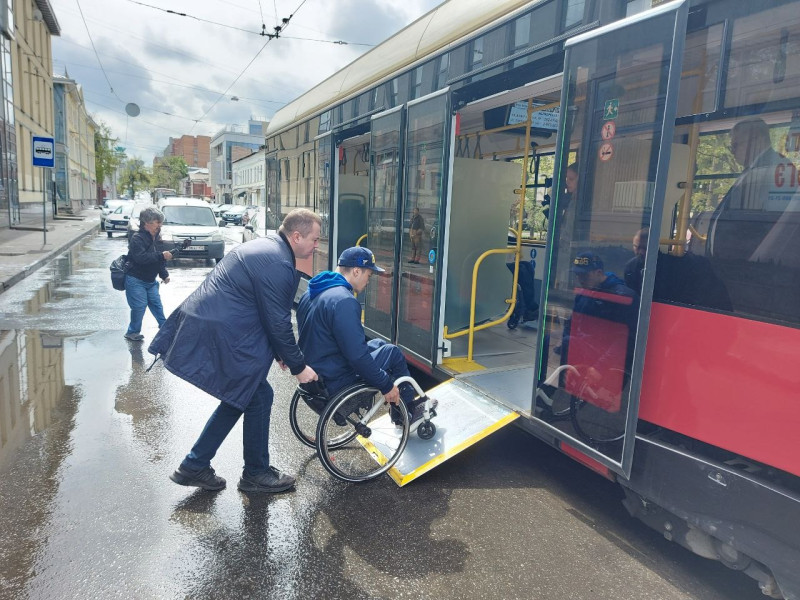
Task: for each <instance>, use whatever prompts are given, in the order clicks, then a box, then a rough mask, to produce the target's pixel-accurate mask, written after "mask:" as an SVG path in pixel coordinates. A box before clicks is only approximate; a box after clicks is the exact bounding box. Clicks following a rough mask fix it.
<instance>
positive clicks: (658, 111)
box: [532, 1, 687, 477]
mask: <svg viewBox="0 0 800 600" xmlns="http://www.w3.org/2000/svg"><path fill="white" fill-rule="evenodd" d="M686 15H687V7H686V3H685V2H682V1H679V2H672V3H670V4H666V5H662V6H660V7H658V8H655V9H652V10H650V11H648V12H646V13H642V14H641V15H637V16H636V17H632V18H630V19H626V20H624V21H621V22H619V23H615V24H613V25H610V26H608V27H604V28H601V29H598V30H596V31H593V32H589V33H587V34H584V35H581V36H578V37H576V38H573V39H571V40H569V41H568V42H567V43H566V56H565V70H564V87H563V91H562V98H561V119H562V124H561V135H560V138H559V141H558V150H557V155H556V165H557V166H556V168H557V175H556V178H557V180H558V181H559V183H560V185H558V186H556V188H555V189H556V190H564V189H565V179H566V177H567V173H568V171H571V172H572V173H573V175H571V176H574V173H575V171H576V170H577V175H578V185H577V190H576V191H575V192H574V193H572V194H568V193H563V192H558V191H557V192H556V198H555V199H554V205H553V206H552V207H551V232H552V235H551V239H552V240H553V243H552V246H551V249H550V255H549V259H548V264H547V272H546V273H545V283H544V285H545V286H546V294H545V296H544V304H543V319H544V321H543V325H544V326H543V328H542V333H541V336H540V341H539V353H538V355H539V361H540V363H539V372H538V378H537V382H538V383H537V388H536V389H535V390H534V398H533V411H532V412H533V415H534V417H536V418H538V419H539V420H540V421H542V422H544V423H545V424H546V425H547V426H549V427H550V428H551V429H552V430H553V432H554V434H555V435H556V437H558V438H559V439H561V440H562V441H563V442H566V443H568V444H571V445H574V446H576V447H579V448H581V449H582V450H583V451H584V452H586V453H587V454H588V455H590V456H592V457H593V458H595V459H597V460H598V461H599V462H601V463H603V464H605V465H606V466H608V467H609V468H610V469H612V470H614V471H616V472H618V473H620V474H622V475H624V476H626V477H627V476H628V475H629V473H630V466H631V462H632V459H633V441H634V436H635V433H636V421H637V415H638V400H639V390H640V387H641V376H642V368H643V358H644V349H645V343H646V336H647V328H648V320H649V315H650V304H651V300H652V288H653V280H654V275H655V264H656V257H657V254H658V243H659V239H658V237H659V236H657V235H652V236H649V242H648V246H647V248H646V249H644V250H645V251H646V254H645V260H644V271H643V275H644V276H643V278H641V277H640V280H642V279H643V283H642V284H641V289H633V288H634V287H636V285H635V284H633V283H632V281H633V278H630V279H629V280H628V281H629V283H627V284H626V282H625V278H624V273H625V271H626V268H630V265H631V264H636V262H635V261H634V263H631V259H632V258H634V252H633V251H632V240H633V238H634V236H635V235H636V234H637V232H640V231H641V230H642V229H650V230H652V231H656V232H658V231H660V230H661V229H660V221H661V218H662V209H661V207H662V206H663V203H664V194H665V188H666V178H667V171H668V168H667V167H668V165H669V154H670V149H671V144H672V142H673V130H674V122H675V113H676V104H677V101H676V97H677V91H678V85H677V84H678V80H679V75H680V67H681V65H680V63H681V57H682V49H683V44H684V38H685V31H686ZM570 154H572V156H573V157H574V156H577V160H576V161H575V164H571V165H569V169H568V168H567V167H568V162H569V161H568V157H569V156H570ZM641 274H642V273H640V275H641ZM631 286H633V287H631Z"/></svg>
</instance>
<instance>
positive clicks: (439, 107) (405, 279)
mask: <svg viewBox="0 0 800 600" xmlns="http://www.w3.org/2000/svg"><path fill="white" fill-rule="evenodd" d="M449 137H450V115H449V89H444V90H441V91H439V92H436V93H435V94H431V95H429V96H426V97H423V98H420V99H418V100H415V101H413V102H409V103H408V106H407V109H406V135H405V140H404V148H403V157H404V160H403V163H402V164H403V190H402V195H401V197H402V204H401V206H400V219H399V220H398V231H397V237H398V239H399V241H400V243H399V247H398V252H399V254H398V257H397V260H398V262H397V274H398V277H397V282H398V302H397V314H396V320H397V332H396V341H395V343H396V344H397V345H398V346H400V347H401V348H402V349H403V350H405V351H406V354H407V355H408V356H410V357H412V360H413V359H414V358H416V359H417V361H418V362H420V363H421V364H422V365H429V366H432V365H433V364H435V363H436V362H438V356H437V353H438V349H437V340H438V339H439V329H440V323H439V321H440V318H439V312H440V297H441V293H440V287H441V285H442V282H441V279H442V278H441V273H442V260H443V259H442V248H443V239H442V238H443V236H442V235H441V231H442V230H443V228H442V220H443V217H444V214H445V211H444V207H443V204H444V201H445V197H446V193H447V183H446V173H447V163H446V154H445V153H446V152H447V151H448V149H449V144H448V143H447V141H448V140H449Z"/></svg>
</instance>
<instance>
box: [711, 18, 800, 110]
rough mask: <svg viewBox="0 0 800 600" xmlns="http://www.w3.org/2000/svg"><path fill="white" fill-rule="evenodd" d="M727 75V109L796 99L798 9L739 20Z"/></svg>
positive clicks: (799, 68) (799, 73)
mask: <svg viewBox="0 0 800 600" xmlns="http://www.w3.org/2000/svg"><path fill="white" fill-rule="evenodd" d="M726 75H727V77H726V85H725V107H726V108H727V107H734V106H752V105H755V104H759V103H764V102H775V101H777V100H785V99H789V98H796V97H797V85H798V82H800V16H799V15H798V13H797V7H796V5H793V4H790V5H786V6H782V7H779V8H774V9H772V10H767V11H763V12H760V13H757V14H755V15H752V16H748V17H744V18H740V19H737V20H736V21H735V22H734V24H733V36H732V41H731V53H730V57H729V62H728V72H727V74H726Z"/></svg>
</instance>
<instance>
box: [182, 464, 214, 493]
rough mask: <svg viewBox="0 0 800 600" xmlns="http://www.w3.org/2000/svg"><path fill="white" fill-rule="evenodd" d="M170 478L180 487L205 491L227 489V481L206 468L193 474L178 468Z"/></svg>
mask: <svg viewBox="0 0 800 600" xmlns="http://www.w3.org/2000/svg"><path fill="white" fill-rule="evenodd" d="M169 478H170V479H171V480H172V481H174V482H175V483H177V484H178V485H188V486H190V487H199V488H203V489H204V490H211V491H217V490H221V489H223V488H224V487H225V480H224V479H223V478H222V477H219V476H218V475H217V474H216V473H215V472H214V469H212V468H211V467H206V468H205V469H203V470H202V471H198V472H197V473H192V472H191V471H186V470H184V469H182V468H181V467H178V469H177V470H176V471H175V472H174V473H173V474H172V475H170V476H169Z"/></svg>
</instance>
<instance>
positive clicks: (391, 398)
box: [383, 385, 400, 404]
mask: <svg viewBox="0 0 800 600" xmlns="http://www.w3.org/2000/svg"><path fill="white" fill-rule="evenodd" d="M383 399H384V400H386V401H387V402H388V403H389V404H397V403H398V402H400V388H398V387H397V386H396V385H395V386H392V389H391V390H389V391H388V392H386V393H385V394H384V395H383Z"/></svg>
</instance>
